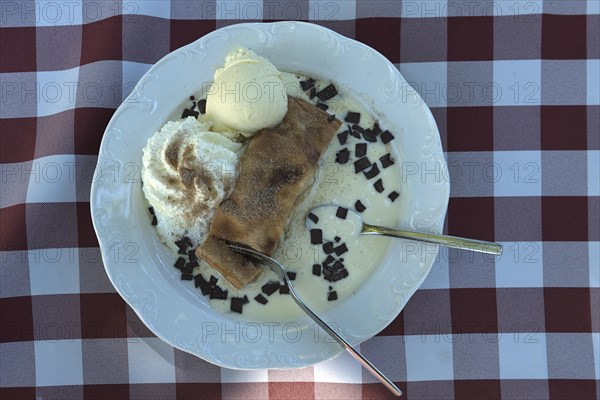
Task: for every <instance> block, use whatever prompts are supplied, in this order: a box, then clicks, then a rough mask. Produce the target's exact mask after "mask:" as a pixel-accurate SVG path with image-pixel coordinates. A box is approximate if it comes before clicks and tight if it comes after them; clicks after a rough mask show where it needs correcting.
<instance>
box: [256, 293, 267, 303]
mask: <svg viewBox="0 0 600 400" xmlns="http://www.w3.org/2000/svg"><path fill="white" fill-rule="evenodd" d="M254 300H256V301H257V302H259V303H260V304H267V303H268V302H269V300H267V298H266V297H265V296H263V295H262V294H259V295H258V296H256V297H255V298H254Z"/></svg>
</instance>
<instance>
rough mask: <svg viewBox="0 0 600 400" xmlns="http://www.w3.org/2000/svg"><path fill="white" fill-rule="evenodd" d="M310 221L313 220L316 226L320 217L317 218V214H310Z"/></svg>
mask: <svg viewBox="0 0 600 400" xmlns="http://www.w3.org/2000/svg"><path fill="white" fill-rule="evenodd" d="M308 219H310V220H311V221H312V222H314V223H315V224H316V223H317V222H319V217H317V216H316V215H315V214H313V213H310V214H308Z"/></svg>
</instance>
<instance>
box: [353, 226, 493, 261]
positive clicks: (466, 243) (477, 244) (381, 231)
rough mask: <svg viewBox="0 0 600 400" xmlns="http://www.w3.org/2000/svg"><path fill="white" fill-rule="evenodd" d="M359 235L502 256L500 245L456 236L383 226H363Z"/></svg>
mask: <svg viewBox="0 0 600 400" xmlns="http://www.w3.org/2000/svg"><path fill="white" fill-rule="evenodd" d="M361 235H381V236H389V237H395V238H402V239H411V240H418V241H421V242H427V243H434V244H440V245H442V246H446V247H452V248H455V249H462V250H470V251H475V252H478V253H486V254H493V255H496V256H499V255H500V254H502V245H500V244H498V243H493V242H485V241H482V240H475V239H465V238H459V237H456V236H446V235H438V234H435V233H425V232H415V231H407V230H403V229H393V228H386V227H383V226H376V225H369V224H364V225H363V228H362V232H361Z"/></svg>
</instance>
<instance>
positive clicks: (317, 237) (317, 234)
mask: <svg viewBox="0 0 600 400" xmlns="http://www.w3.org/2000/svg"><path fill="white" fill-rule="evenodd" d="M321 243H323V231H322V230H320V229H311V230H310V244H321Z"/></svg>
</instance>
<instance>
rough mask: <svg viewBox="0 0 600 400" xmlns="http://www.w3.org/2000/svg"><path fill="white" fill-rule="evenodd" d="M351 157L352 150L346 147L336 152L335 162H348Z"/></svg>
mask: <svg viewBox="0 0 600 400" xmlns="http://www.w3.org/2000/svg"><path fill="white" fill-rule="evenodd" d="M349 158H350V152H349V151H348V149H347V148H345V147H344V148H343V149H342V150H340V151H338V152H337V153H336V154H335V162H336V163H338V164H346V163H347V162H348V159H349Z"/></svg>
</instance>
